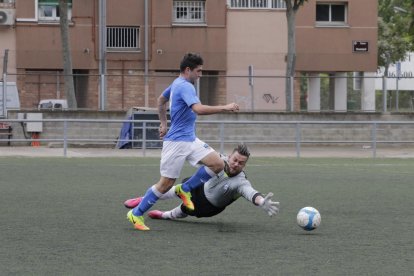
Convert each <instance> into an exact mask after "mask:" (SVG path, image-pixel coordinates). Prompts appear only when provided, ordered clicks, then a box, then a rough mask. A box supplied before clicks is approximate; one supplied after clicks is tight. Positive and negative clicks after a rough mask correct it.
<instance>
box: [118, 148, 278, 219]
mask: <svg viewBox="0 0 414 276" xmlns="http://www.w3.org/2000/svg"><path fill="white" fill-rule="evenodd" d="M249 157H250V152H249V149H248V148H247V146H246V145H245V144H239V145H238V146H237V147H236V148H235V149H234V150H233V152H232V153H231V154H230V156H228V157H225V156H222V158H223V159H224V161H225V168H224V171H223V172H221V173H220V174H218V175H217V176H216V177H213V178H211V179H210V180H209V181H208V182H206V183H205V184H203V185H201V186H199V187H197V188H196V189H194V190H192V191H191V196H192V197H191V198H192V201H193V203H194V207H195V208H194V210H189V209H187V208H186V207H185V206H184V205H183V204H181V205H179V206H177V207H176V208H174V209H172V210H169V211H160V210H152V211H150V212H148V216H149V217H150V218H152V219H180V218H185V217H187V216H195V217H198V218H202V217H211V216H215V215H217V214H219V213H221V212H222V211H224V209H225V208H226V207H227V206H228V205H230V204H231V203H233V202H234V201H235V200H237V199H238V198H240V197H244V198H245V199H246V200H248V201H250V202H252V203H253V204H254V205H256V206H259V207H261V208H262V209H263V210H264V211H265V212H266V213H267V214H268V215H269V216H273V215H276V214H277V213H278V212H279V202H275V201H272V196H273V194H272V193H268V194H267V195H266V196H264V195H262V194H261V193H259V192H258V191H256V190H255V189H254V188H253V187H252V185H251V183H250V181H249V180H247V178H246V175H245V173H244V171H243V169H244V167H245V166H246V163H247V161H248V159H249ZM183 182H185V180H183ZM172 198H175V199H179V197H178V196H177V195H176V193H175V189H174V187H172V188H171V189H170V190H169V191H168V192H166V193H165V194H163V196H162V197H160V199H161V200H165V199H172ZM141 200H142V197H137V198H132V199H128V200H126V201H125V202H124V205H125V207H127V208H134V207H135V206H137V205H138V204H139V203H140V202H141Z"/></svg>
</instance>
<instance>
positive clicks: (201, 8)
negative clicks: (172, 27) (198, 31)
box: [173, 1, 206, 24]
mask: <svg viewBox="0 0 414 276" xmlns="http://www.w3.org/2000/svg"><path fill="white" fill-rule="evenodd" d="M205 4H206V2H205V1H174V4H173V23H185V24H188V23H190V24H204V23H206V19H205V14H206V10H205Z"/></svg>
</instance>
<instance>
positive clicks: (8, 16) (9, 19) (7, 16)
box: [0, 9, 15, 26]
mask: <svg viewBox="0 0 414 276" xmlns="http://www.w3.org/2000/svg"><path fill="white" fill-rule="evenodd" d="M14 15H15V10H14V9H0V26H11V25H14Z"/></svg>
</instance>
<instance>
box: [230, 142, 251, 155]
mask: <svg viewBox="0 0 414 276" xmlns="http://www.w3.org/2000/svg"><path fill="white" fill-rule="evenodd" d="M235 151H237V152H238V153H240V154H241V155H243V156H246V157H247V158H249V157H250V151H249V148H248V147H247V146H246V144H245V143H240V144H238V145H237V147H235V148H234V150H233V152H235Z"/></svg>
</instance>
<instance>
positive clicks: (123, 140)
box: [116, 115, 132, 149]
mask: <svg viewBox="0 0 414 276" xmlns="http://www.w3.org/2000/svg"><path fill="white" fill-rule="evenodd" d="M127 120H132V115H131V116H128V118H127ZM131 140H132V122H124V123H123V124H122V128H121V132H120V134H119V137H118V143H117V144H116V148H118V149H130V148H132V142H131Z"/></svg>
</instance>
